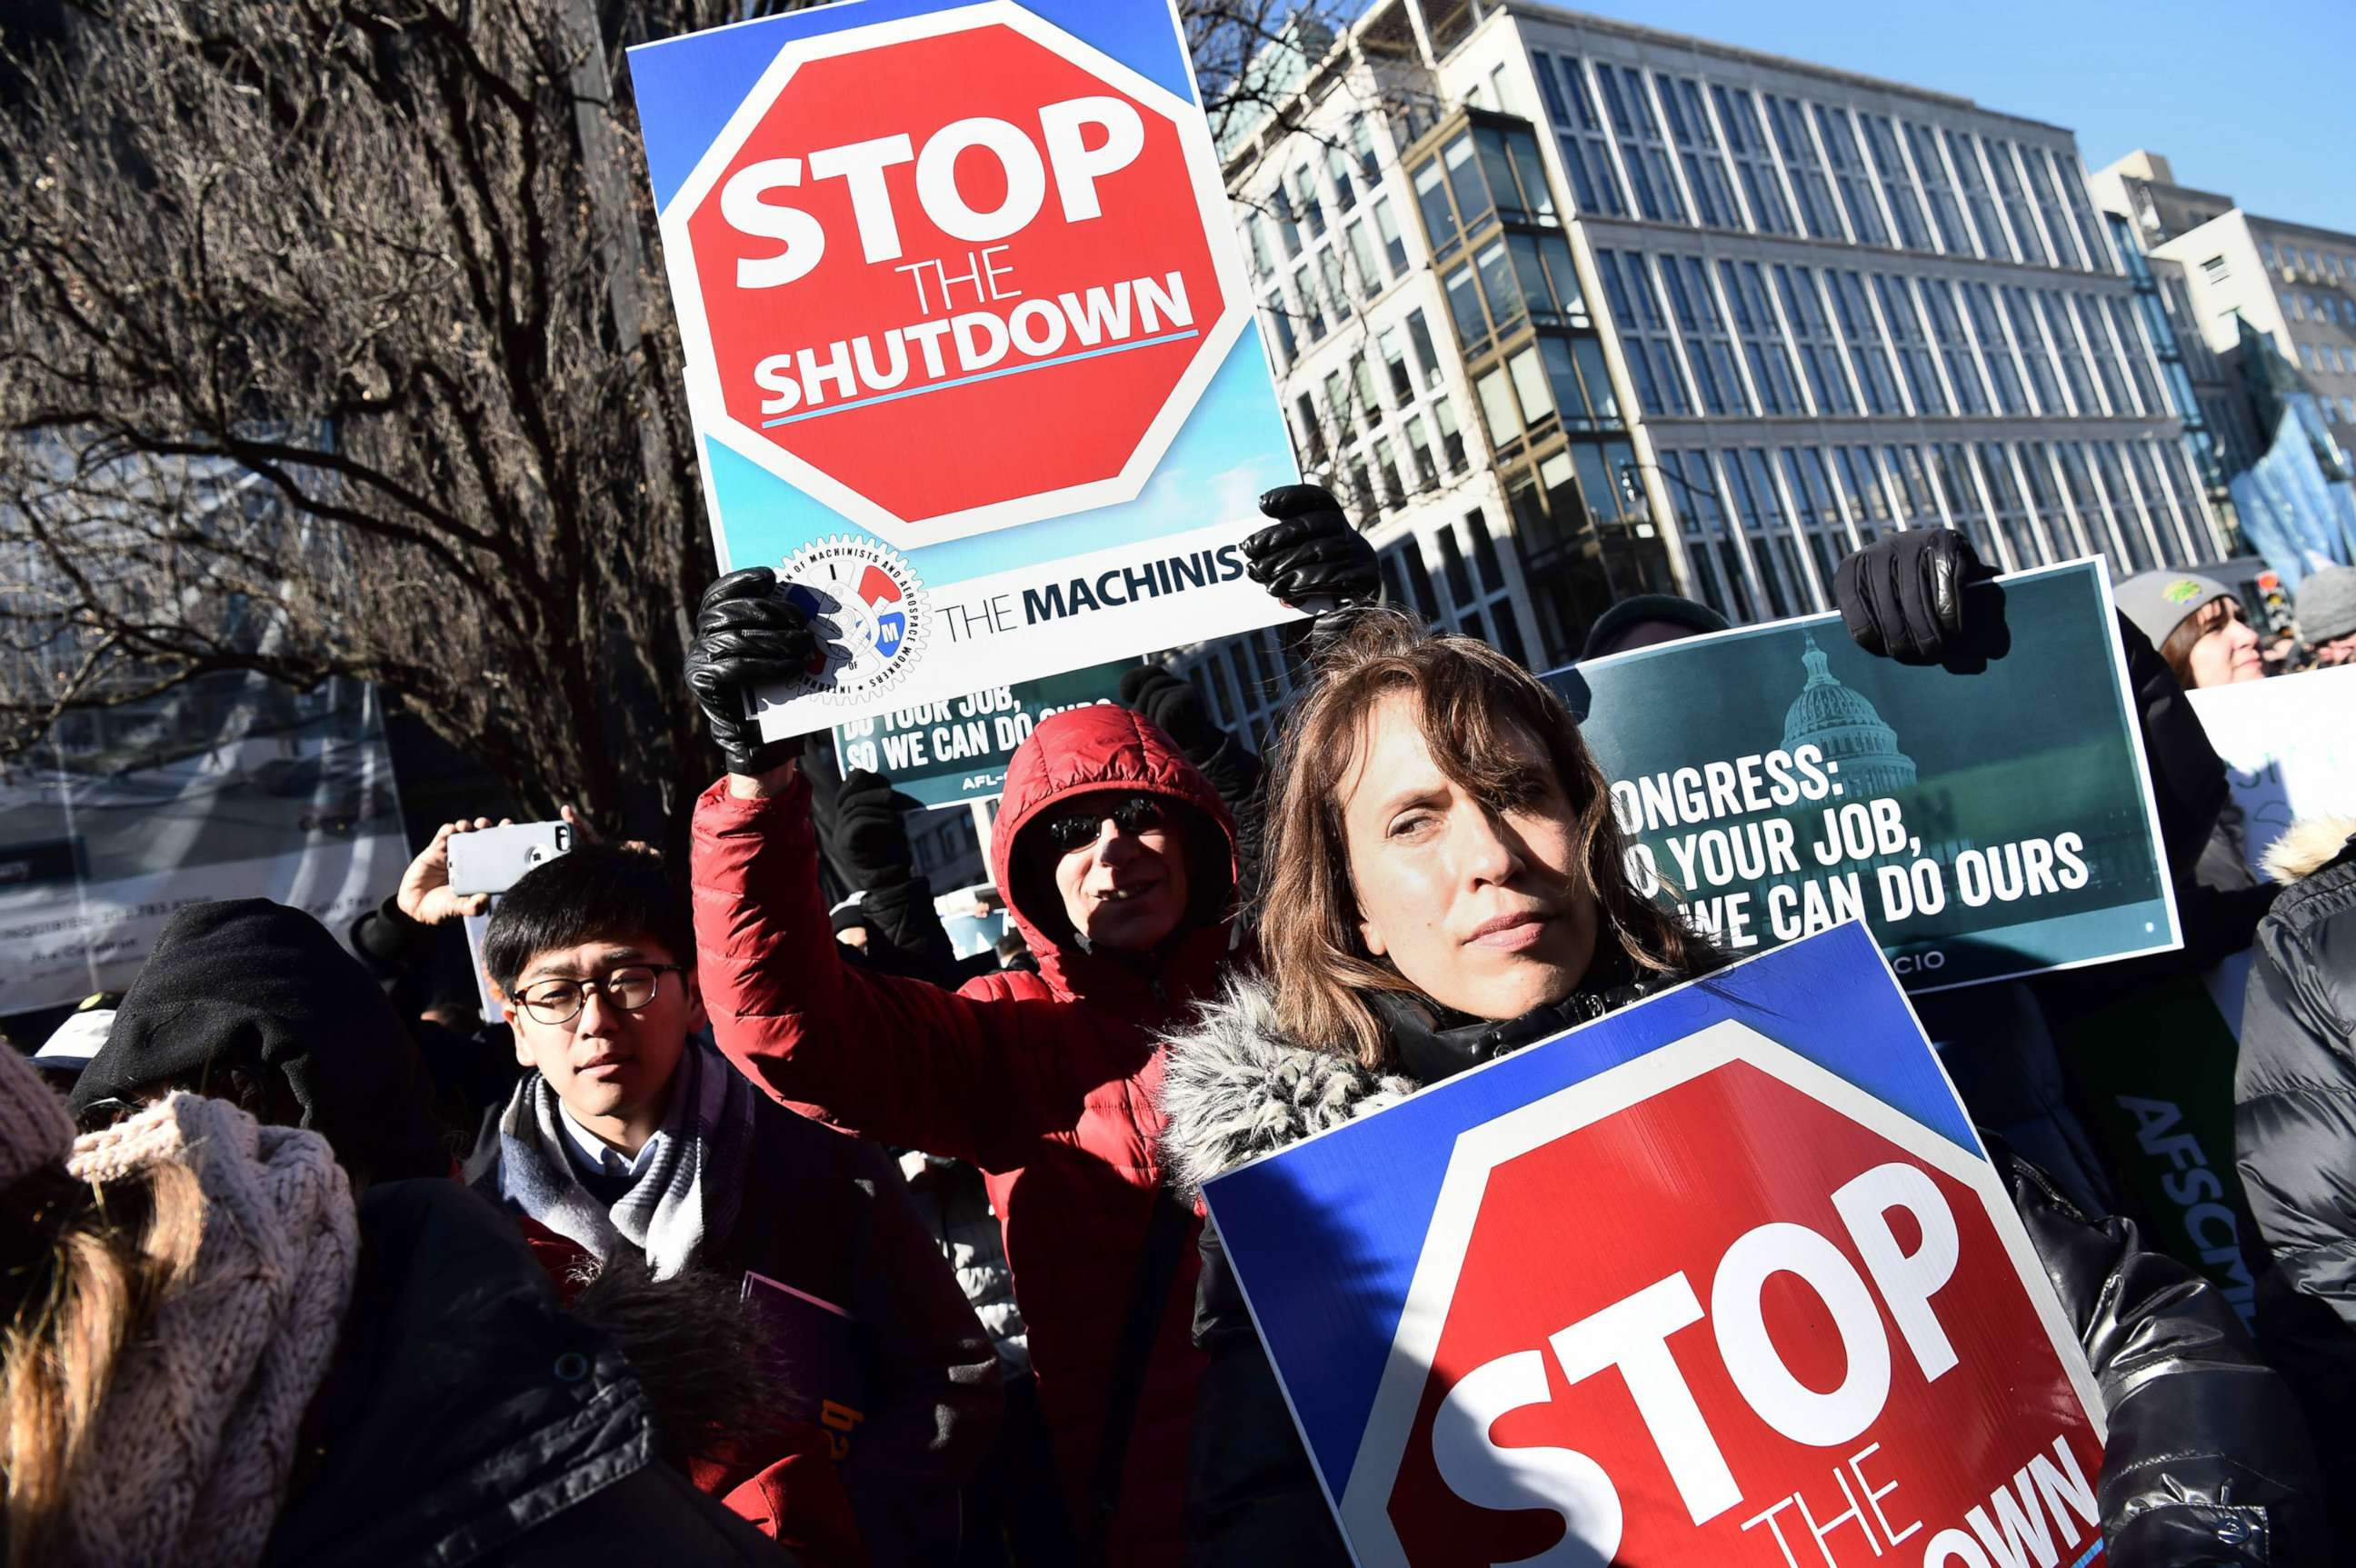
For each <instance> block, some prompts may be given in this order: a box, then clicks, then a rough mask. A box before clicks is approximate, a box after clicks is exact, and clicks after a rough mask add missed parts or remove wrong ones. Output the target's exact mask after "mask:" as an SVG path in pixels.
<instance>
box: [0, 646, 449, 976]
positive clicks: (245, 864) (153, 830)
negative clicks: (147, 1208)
mask: <svg viewBox="0 0 2356 1568" xmlns="http://www.w3.org/2000/svg"><path fill="white" fill-rule="evenodd" d="M408 864H409V843H408V840H407V838H406V837H405V835H404V834H403V833H402V826H401V810H400V801H399V799H398V797H397V796H396V795H395V794H394V791H393V782H392V758H391V754H390V753H389V752H388V751H387V750H386V748H385V741H384V721H383V715H382V713H381V711H380V709H379V707H378V704H377V698H376V693H375V691H374V689H373V688H371V687H369V686H366V685H363V684H361V683H360V682H356V681H342V680H337V681H330V682H326V683H324V684H322V685H321V686H319V687H318V688H316V690H314V691H311V692H306V693H294V692H290V691H287V690H286V689H285V688H284V687H282V686H278V685H275V684H273V683H272V682H267V681H264V680H262V678H261V677H259V676H250V675H243V674H232V675H220V676H208V677H205V678H203V679H201V680H198V681H194V682H189V683H188V684H187V685H185V686H182V687H178V688H177V689H175V690H174V691H173V692H170V693H166V694H164V695H162V696H160V697H155V698H151V699H148V700H146V701H145V702H143V703H137V704H134V705H131V706H129V707H125V708H120V709H108V710H106V711H104V712H103V713H98V714H74V715H69V716H68V717H67V718H65V719H63V720H60V721H59V725H57V727H56V728H55V729H53V730H52V732H51V736H50V741H49V743H48V744H47V745H44V746H39V747H37V748H35V749H34V750H32V751H29V752H27V753H26V754H24V755H23V756H22V757H17V758H16V759H14V760H12V761H9V762H8V763H6V764H5V765H0V1013H21V1012H26V1011H28V1010H31V1009H33V1008H37V1007H48V1006H54V1005H56V1004H59V1003H65V1002H71V1001H73V1000H75V999H76V998H78V997H82V996H87V995H89V994H90V993H92V992H96V991H119V990H121V989H122V988H123V987H124V986H125V985H128V984H129V983H130V982H131V980H132V978H133V977H134V976H135V975H136V974H137V973H138V972H139V969H140V966H141V965H142V964H144V963H145V962H146V961H147V954H148V950H150V949H151V948H152V947H153V946H154V944H155V939H156V937H157V936H159V935H161V934H162V932H163V929H164V927H165V924H166V922H167V921H169V920H170V918H172V914H173V912H174V911H175V910H177V909H178V908H180V907H181V906H182V905H185V904H194V903H198V902H200V901H202V900H205V899H209V898H250V897H262V898H273V899H276V900H277V901H278V902H279V903H282V904H291V905H293V906H294V907H295V908H298V909H303V910H306V911H308V912H309V913H310V914H312V915H315V916H316V917H318V918H319V919H320V921H321V922H322V923H324V924H325V925H326V926H327V929H329V930H331V931H333V932H334V933H335V934H336V936H337V939H338V940H341V939H342V938H343V936H344V935H345V933H346V931H347V929H348V928H349V926H350V924H351V922H352V921H353V920H354V919H355V918H358V917H359V915H360V914H362V913H363V912H365V911H366V910H369V909H371V908H375V907H376V905H377V904H378V903H379V902H380V901H381V900H382V899H383V897H384V896H385V895H386V894H388V893H390V892H391V891H392V890H393V888H394V887H396V886H399V885H400V882H401V874H402V870H403V869H404V868H405V867H406V866H407V865H408Z"/></svg>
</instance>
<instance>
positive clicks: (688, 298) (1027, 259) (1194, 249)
mask: <svg viewBox="0 0 2356 1568" xmlns="http://www.w3.org/2000/svg"><path fill="white" fill-rule="evenodd" d="M1206 140H1207V138H1206V135H1205V130H1204V126H1203V117H1202V113H1201V112H1200V111H1199V110H1197V109H1196V108H1195V107H1194V105H1193V104H1191V103H1189V102H1185V101H1183V100H1182V99H1180V98H1179V97H1177V96H1176V95H1175V94H1173V93H1172V92H1171V91H1169V90H1167V89H1166V88H1163V87H1162V86H1159V85H1157V84H1156V83H1154V82H1153V81H1149V80H1148V79H1147V78H1146V77H1144V76H1143V75H1141V74H1140V73H1139V72H1137V71H1136V70H1131V69H1130V67H1128V66H1126V65H1124V64H1122V63H1121V62H1119V60H1116V59H1113V58H1112V57H1110V56H1109V55H1108V54H1106V53H1104V52H1103V51H1102V50H1100V49H1098V48H1094V47H1092V46H1090V45H1088V44H1087V43H1085V42H1083V41H1082V40H1081V39H1079V38H1075V37H1074V36H1072V35H1071V34H1070V33H1067V32H1066V31H1064V30H1063V29H1061V28H1059V27H1055V26H1054V25H1052V24H1050V23H1048V22H1046V21H1044V20H1042V19H1041V18H1039V17H1038V16H1034V15H1033V13H1031V12H1030V11H1028V10H1026V9H1024V8H1023V6H1021V5H1015V4H1012V0H1004V3H1000V4H985V5H964V6H959V7H957V8H955V9H952V10H947V11H937V12H932V13H929V14H924V15H918V16H905V17H902V18H899V19H896V20H887V21H882V22H878V23H875V24H874V25H872V26H868V27H861V28H858V29H857V30H855V31H851V32H836V33H830V34H824V35H820V36H818V37H814V38H802V39H798V40H797V41H795V42H793V43H791V44H789V45H787V47H786V48H783V49H782V50H780V51H779V52H778V54H777V55H776V59H774V61H773V62H772V63H771V64H770V65H769V67H768V69H767V70H766V71H765V72H764V73H763V74H762V76H761V77H760V78H759V80H758V81H756V82H755V84H754V86H753V88H752V91H750V92H748V93H747V94H746V95H745V97H744V101H743V102H742V104H741V105H740V106H739V107H738V109H737V110H736V112H735V113H734V115H733V116H731V117H730V119H729V120H728V122H727V123H726V124H725V125H724V126H723V129H722V130H721V132H720V134H719V135H718V137H717V138H716V139H715V140H714V141H713V142H712V145H711V146H710V149H709V150H708V151H707V152H706V153H705V155H704V156H703V157H702V159H701V161H700V162H699V163H698V164H697V166H696V167H695V170H694V172H693V173H692V174H691V176H690V177H689V178H688V180H687V182H686V184H685V185H684V186H682V187H681V188H680V190H679V192H678V193H677V195H675V196H674V197H673V198H672V199H671V200H670V201H669V203H668V204H667V205H666V206H665V208H664V209H663V220H662V221H663V232H664V242H665V246H666V249H667V252H668V253H669V255H671V256H672V257H673V258H674V267H675V269H676V270H677V272H678V274H680V277H681V279H682V282H683V284H684V287H683V288H682V290H681V293H682V297H681V298H680V299H679V300H678V301H677V304H678V306H679V310H680V325H681V328H682V333H683V336H684V338H685V346H686V349H687V354H688V361H689V375H690V379H691V390H692V391H693V392H694V393H695V394H696V396H697V398H698V400H699V402H700V403H702V404H703V405H704V406H705V407H706V408H707V409H708V410H709V411H710V414H711V424H712V429H713V430H714V432H715V433H716V434H718V435H720V436H721V438H722V439H723V440H725V441H726V442H727V443H728V444H729V445H730V446H733V447H734V448H735V449H736V450H737V451H738V452H740V453H742V454H744V456H748V457H750V458H752V459H753V460H754V461H755V462H756V463H758V464H760V465H761V466H762V467H766V468H768V469H770V470H771V471H773V472H774V473H776V474H777V475H778V476H779V477H781V478H785V479H786V480H787V481H788V482H790V483H791V484H793V485H794V486H796V487H797V488H798V489H802V490H804V491H806V492H807V493H809V495H811V496H814V497H816V498H818V499H820V500H822V501H824V502H825V503H826V504H827V505H829V506H830V507H832V508H833V509H834V510H837V511H839V512H841V514H842V515H843V516H844V517H846V518H848V519H850V520H851V521H854V522H856V523H858V524H859V525H861V526H862V527H863V528H866V529H868V530H870V531H872V532H874V533H875V534H877V535H878V536H879V537H881V538H882V539H883V540H884V541H885V542H888V543H890V544H893V545H894V546H896V547H899V548H901V549H907V548H911V547H914V546H917V545H921V544H926V543H932V542H939V541H942V540H946V539H954V538H957V537H958V536H960V535H964V534H970V533H978V532H987V531H990V530H992V529H999V528H1006V527H1012V526H1015V525H1019V524H1022V523H1026V522H1032V521H1037V520H1039V519H1042V518H1047V517H1055V516H1058V515H1061V514H1063V513H1066V512H1069V511H1073V510H1080V509H1082V508H1087V507H1095V506H1101V505H1104V504H1106V503H1107V502H1110V501H1117V500H1122V499H1128V498H1130V497H1132V496H1134V495H1136V494H1137V492H1138V490H1139V489H1141V487H1142V485H1143V484H1144V482H1145V478H1146V477H1147V476H1148V475H1150V474H1151V472H1152V470H1153V467H1154V465H1155V464H1156V462H1157V461H1158V460H1159V459H1160V458H1161V456H1162V452H1163V451H1164V450H1165V449H1166V448H1167V447H1168V446H1169V445H1170V441H1171V438H1172V437H1173V435H1174V434H1175V433H1176V432H1177V430H1178V429H1179V427H1180V426H1181V425H1183V424H1184V423H1185V420H1186V416H1187V413H1189V411H1190V410H1191V409H1192V408H1193V406H1194V402H1195V400H1196V399H1197V398H1198V397H1199V396H1200V395H1201V393H1202V392H1203V390H1204V388H1205V386H1206V385H1207V384H1208V383H1209V381H1210V378H1211V375H1212V373H1213V371H1215V370H1216V369H1217V367H1218V365H1219V363H1220V361H1221V360H1222V359H1223V358H1224V357H1225V355H1226V349H1227V348H1228V346H1229V345H1230V344H1232V343H1233V342H1234V340H1235V338H1236V336H1237V333H1238V332H1239V331H1240V330H1241V329H1242V328H1243V326H1244V324H1245V322H1246V321H1247V320H1248V317H1249V314H1250V308H1249V299H1248V295H1247V293H1246V291H1245V288H1244V285H1243V284H1242V282H1241V280H1240V279H1239V278H1238V277H1237V276H1236V275H1234V272H1233V259H1232V258H1233V255H1234V247H1233V246H1232V244H1226V243H1222V244H1217V245H1215V244H1214V243H1213V242H1212V236H1213V232H1214V225H1225V224H1226V221H1227V218H1226V196H1225V192H1224V191H1223V190H1222V189H1221V188H1220V187H1219V183H1218V179H1217V175H1216V160H1215V158H1210V157H1205V156H1193V157H1190V156H1189V153H1190V147H1189V142H1190V141H1198V142H1206ZM1192 150H1194V151H1197V152H1199V151H1200V150H1201V149H1192ZM1017 378H1019V385H1008V384H1004V383H1007V382H1009V381H1013V380H1015V379H1017ZM918 432H921V437H919V436H918V435H917V433H918Z"/></svg>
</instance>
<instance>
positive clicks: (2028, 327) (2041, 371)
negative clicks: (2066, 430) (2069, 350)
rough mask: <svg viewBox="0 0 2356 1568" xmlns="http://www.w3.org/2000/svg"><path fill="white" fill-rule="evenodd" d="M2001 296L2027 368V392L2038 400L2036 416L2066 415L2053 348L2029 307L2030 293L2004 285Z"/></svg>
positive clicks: (2014, 338)
mask: <svg viewBox="0 0 2356 1568" xmlns="http://www.w3.org/2000/svg"><path fill="white" fill-rule="evenodd" d="M2002 295H2003V299H2004V313H2005V317H2006V318H2007V319H2008V320H2009V321H2010V322H2011V323H2012V336H2013V341H2014V342H2015V343H2016V344H2017V345H2019V349H2020V358H2021V362H2022V363H2023V364H2025V365H2027V366H2028V367H2029V390H2030V391H2031V392H2033V393H2035V395H2036V398H2037V407H2036V410H2035V412H2037V413H2047V414H2058V413H2067V412H2068V410H2067V408H2066V407H2065V406H2064V405H2063V403H2062V401H2061V383H2060V382H2058V381H2055V380H2054V363H2053V347H2052V344H2051V341H2050V340H2049V339H2048V338H2047V337H2046V335H2045V328H2044V327H2043V326H2042V325H2041V324H2040V322H2039V320H2038V318H2037V307H2036V306H2033V305H2031V304H2030V303H2029V291H2028V290H2026V289H2023V288H2017V287H2015V286H2013V285H2010V284H2007V285H2005V286H2004V289H2003V291H2002Z"/></svg>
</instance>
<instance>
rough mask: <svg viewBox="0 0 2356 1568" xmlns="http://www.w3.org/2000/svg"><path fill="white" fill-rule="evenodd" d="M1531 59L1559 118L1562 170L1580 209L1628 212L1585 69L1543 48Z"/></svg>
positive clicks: (1605, 213)
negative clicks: (1566, 175) (1548, 53)
mask: <svg viewBox="0 0 2356 1568" xmlns="http://www.w3.org/2000/svg"><path fill="white" fill-rule="evenodd" d="M1531 59H1532V60H1533V62H1534V65H1535V69H1536V70H1537V79H1538V88H1539V90H1540V91H1542V92H1543V93H1544V94H1545V95H1546V102H1547V113H1548V114H1549V115H1551V116H1552V117H1553V120H1554V125H1555V141H1556V145H1558V147H1559V148H1560V150H1561V153H1562V165H1563V168H1564V170H1565V171H1566V172H1568V173H1569V176H1570V189H1571V197H1572V199H1573V201H1574V203H1575V204H1576V206H1577V207H1578V209H1579V210H1580V211H1581V212H1584V213H1588V214H1590V215H1593V216H1598V217H1605V218H1619V217H1622V216H1624V215H1625V214H1626V213H1627V210H1628V203H1627V200H1626V199H1625V198H1623V197H1622V195H1621V193H1620V177H1619V176H1618V175H1617V174H1615V173H1613V172H1612V149H1611V145H1610V144H1609V143H1608V141H1607V140H1606V139H1605V134H1604V127H1603V117H1602V116H1601V115H1600V114H1598V113H1596V112H1595V99H1594V96H1593V95H1592V94H1591V93H1590V92H1589V91H1588V89H1587V72H1586V70H1585V69H1584V68H1583V67H1582V66H1581V65H1580V62H1579V61H1578V60H1576V59H1568V58H1566V59H1560V60H1555V59H1549V58H1548V57H1547V55H1546V54H1544V53H1542V52H1533V54H1532V56H1531ZM1557 70H1559V71H1560V75H1559V76H1558V75H1557V74H1556V73H1557Z"/></svg>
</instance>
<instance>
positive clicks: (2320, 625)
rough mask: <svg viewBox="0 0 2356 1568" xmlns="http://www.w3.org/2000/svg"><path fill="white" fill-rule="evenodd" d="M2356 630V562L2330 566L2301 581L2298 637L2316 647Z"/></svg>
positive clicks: (2299, 587) (2299, 588)
mask: <svg viewBox="0 0 2356 1568" xmlns="http://www.w3.org/2000/svg"><path fill="white" fill-rule="evenodd" d="M2351 631H2356V566H2326V567H2325V568H2324V569H2323V570H2322V571H2320V572H2318V573H2316V574H2315V575H2313V576H2311V577H2309V578H2308V580H2307V581H2306V582H2304V583H2301V584H2300V585H2298V639H2299V640H2300V641H2301V642H2304V643H2306V644H2307V645H2308V647H2310V648H2312V647H2314V646H2315V645H2316V644H2317V643H2319V642H2329V641H2331V640H2333V639H2336V638H2342V637H2346V636H2347V635H2348V634H2349V633H2350V632H2351Z"/></svg>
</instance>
